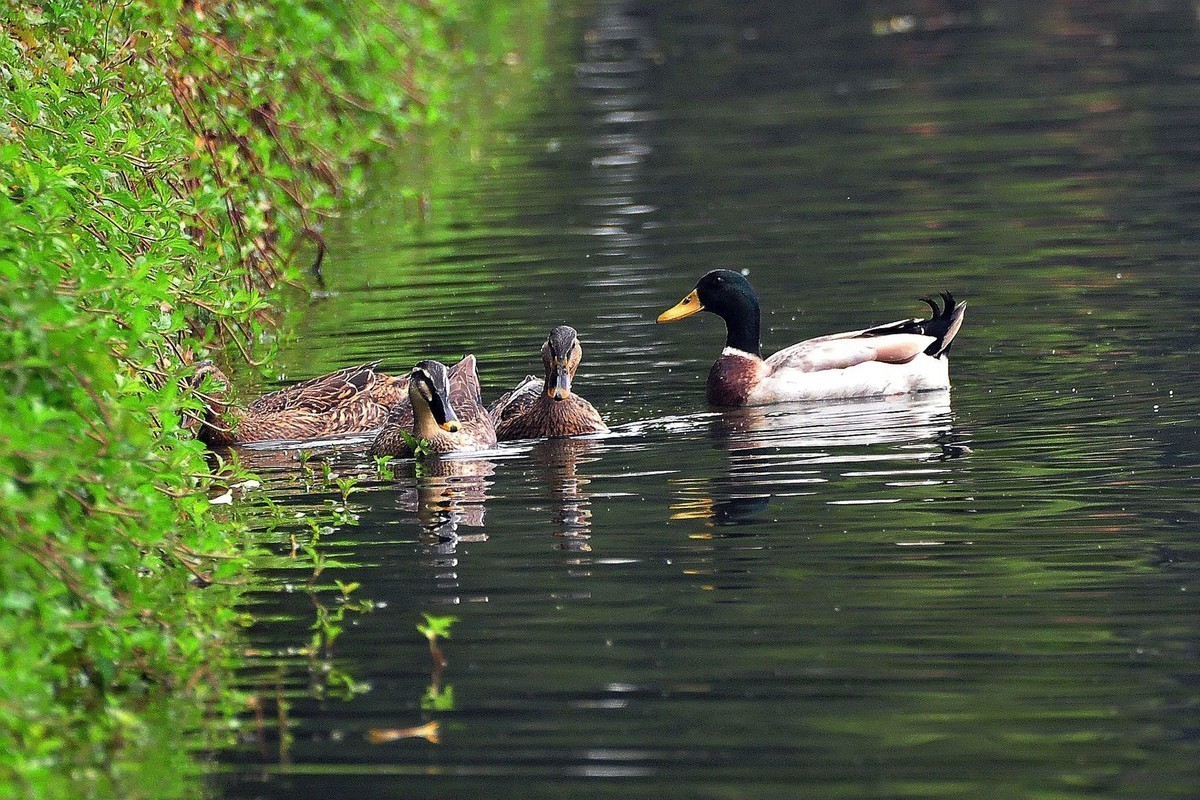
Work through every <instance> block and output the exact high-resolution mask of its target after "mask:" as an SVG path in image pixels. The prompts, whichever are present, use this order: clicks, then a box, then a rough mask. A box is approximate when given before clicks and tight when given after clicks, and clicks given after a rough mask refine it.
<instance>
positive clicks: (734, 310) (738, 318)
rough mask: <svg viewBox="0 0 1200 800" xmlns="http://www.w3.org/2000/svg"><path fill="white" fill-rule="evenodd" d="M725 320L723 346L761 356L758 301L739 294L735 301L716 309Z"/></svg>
mask: <svg viewBox="0 0 1200 800" xmlns="http://www.w3.org/2000/svg"><path fill="white" fill-rule="evenodd" d="M717 313H718V314H720V316H721V318H722V319H724V320H725V346H726V347H732V348H734V349H735V350H741V351H742V352H743V353H749V354H750V355H752V356H756V357H758V358H762V342H761V341H760V340H759V311H758V301H757V300H755V299H754V298H753V297H745V296H739V297H738V298H737V301H736V302H735V303H732V304H730V305H728V306H726V307H724V308H721V309H719V310H717Z"/></svg>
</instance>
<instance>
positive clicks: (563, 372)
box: [546, 359, 571, 400]
mask: <svg viewBox="0 0 1200 800" xmlns="http://www.w3.org/2000/svg"><path fill="white" fill-rule="evenodd" d="M552 377H553V378H554V384H553V385H552V386H551V387H550V389H549V390H548V391H547V392H546V394H547V395H549V396H550V398H551V399H552V400H566V399H567V398H568V397H570V396H571V373H569V372H568V371H567V362H566V361H565V360H558V359H555V361H554V367H553V373H552Z"/></svg>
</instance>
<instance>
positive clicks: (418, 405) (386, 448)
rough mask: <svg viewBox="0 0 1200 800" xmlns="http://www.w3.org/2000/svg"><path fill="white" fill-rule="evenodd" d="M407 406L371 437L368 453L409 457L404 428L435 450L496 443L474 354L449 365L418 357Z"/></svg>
mask: <svg viewBox="0 0 1200 800" xmlns="http://www.w3.org/2000/svg"><path fill="white" fill-rule="evenodd" d="M408 397H409V400H410V401H411V405H410V406H409V407H407V409H406V408H401V407H397V408H395V409H394V410H393V411H392V413H391V414H390V415H389V416H388V419H387V422H385V423H384V425H383V429H382V430H380V431H379V435H378V436H376V437H375V441H374V443H372V445H371V450H370V454H371V455H373V456H411V455H412V454H413V449H412V445H411V444H410V442H409V440H407V439H406V438H405V436H404V435H403V434H404V433H407V432H411V433H412V434H413V436H414V437H416V438H417V439H424V440H425V441H426V442H427V443H428V445H429V448H430V449H431V450H433V451H434V452H436V453H449V452H452V451H455V450H484V449H487V448H489V447H495V445H496V428H495V427H494V426H493V425H492V418H491V417H490V416H489V415H488V412H487V409H486V408H484V407H483V401H482V399H481V398H480V394H479V376H478V375H476V373H475V356H467V357H466V358H464V359H463V360H462V361H460V362H459V363H458V364H457V365H455V367H454V369H453V370H448V369H446V366H445V365H444V364H442V363H441V362H439V361H421V362H420V363H418V364H417V365H416V366H415V367H413V370H412V372H410V373H409V376H408Z"/></svg>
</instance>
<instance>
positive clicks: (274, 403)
mask: <svg viewBox="0 0 1200 800" xmlns="http://www.w3.org/2000/svg"><path fill="white" fill-rule="evenodd" d="M378 363H379V362H377V361H374V362H371V363H368V364H363V365H361V366H357V367H348V368H346V369H340V370H338V371H337V372H331V373H329V374H328V375H322V376H320V377H317V378H312V379H311V380H307V381H304V382H303V383H298V384H296V385H295V386H288V387H285V388H283V389H279V390H277V391H274V392H271V393H269V394H266V395H263V396H262V397H260V398H258V399H257V400H255V401H254V402H252V403H250V404H249V405H247V406H245V407H244V408H238V407H232V406H228V405H227V403H226V402H225V400H224V398H223V396H222V393H223V391H224V390H225V389H226V388H227V387H228V380H227V379H226V378H225V376H224V374H222V373H221V371H220V370H219V369H217V368H216V367H215V366H213V365H211V364H205V365H202V366H201V368H200V369H198V370H197V372H196V376H195V378H194V379H193V382H194V383H195V384H196V385H199V384H200V382H201V381H202V379H203V378H204V377H205V376H211V379H212V380H211V383H212V384H215V386H216V387H217V388H218V389H219V390H220V391H219V392H218V393H214V394H212V395H210V396H208V397H207V400H208V413H207V414H206V416H205V419H204V422H203V424H202V425H201V426H200V431H199V434H198V435H199V438H200V440H201V441H203V442H206V443H207V444H209V445H231V444H239V443H243V442H264V441H274V440H304V439H319V438H321V437H324V436H336V435H339V434H352V433H365V432H367V431H370V430H374V429H375V428H378V427H379V426H381V425H382V424H383V423H384V421H385V420H386V419H387V417H388V414H389V413H390V411H391V410H392V406H393V405H395V404H397V403H401V402H407V389H408V378H407V377H403V378H395V377H389V376H387V375H381V374H379V373H378V372H376V371H375V367H376V366H377V365H378Z"/></svg>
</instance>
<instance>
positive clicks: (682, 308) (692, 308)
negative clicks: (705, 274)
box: [658, 289, 704, 322]
mask: <svg viewBox="0 0 1200 800" xmlns="http://www.w3.org/2000/svg"><path fill="white" fill-rule="evenodd" d="M703 310H704V304H703V303H701V302H700V295H698V294H696V290H695V289H692V291H691V292H690V293H689V294H688V296H687V297H685V298H683V299H682V300H680V301H679V302H678V303H676V304H675V305H673V306H671V307H670V308H668V309H667V310H666V311H664V312H662V313H661V314H659V315H658V321H659V322H674V321H675V320H677V319H683V318H684V317H690V316H691V315H692V314H695V313H696V312H698V311H703Z"/></svg>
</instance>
